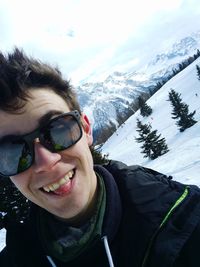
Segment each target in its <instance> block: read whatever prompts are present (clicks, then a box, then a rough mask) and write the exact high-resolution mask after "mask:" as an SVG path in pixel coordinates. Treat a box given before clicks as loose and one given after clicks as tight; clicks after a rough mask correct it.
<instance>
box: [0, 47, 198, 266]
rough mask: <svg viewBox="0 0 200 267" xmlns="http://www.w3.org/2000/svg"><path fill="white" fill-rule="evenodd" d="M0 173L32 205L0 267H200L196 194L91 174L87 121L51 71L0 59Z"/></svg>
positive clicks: (172, 185) (12, 57) (23, 60)
mask: <svg viewBox="0 0 200 267" xmlns="http://www.w3.org/2000/svg"><path fill="white" fill-rule="evenodd" d="M0 122H1V125H0V159H1V160H0V174H1V175H2V176H4V177H3V178H2V179H9V178H8V177H10V179H11V181H12V182H13V183H14V184H15V185H16V187H17V188H18V189H19V190H20V191H21V193H22V194H23V195H24V196H25V197H26V198H27V199H29V200H30V202H31V210H30V214H29V215H28V216H27V218H26V220H24V222H23V223H19V222H15V223H14V222H13V221H12V222H9V220H7V222H6V229H7V236H6V247H5V248H4V250H3V251H2V252H1V254H0V266H1V267H14V266H15V267H27V266H29V267H31V266H34V267H36V266H37V267H40V266H41V267H47V266H57V267H62V266H66V267H78V266H87V267H89V266H90V267H107V266H110V267H111V266H115V267H130V266H134V267H139V266H140V267H141V266H143V267H145V266H146V267H147V266H148V267H156V266H159V267H161V266H162V267H170V266H175V267H189V266H190V267H191V266H198V265H199V264H200V260H199V257H198V255H199V253H198V247H199V246H198V245H199V241H200V238H199V233H200V232H199V229H200V226H199V221H200V190H199V189H198V188H197V187H196V186H185V185H183V184H180V183H178V182H175V181H172V180H170V179H169V178H168V177H166V176H165V175H162V174H160V173H157V172H156V171H153V170H150V169H146V168H142V167H140V166H129V167H128V166H126V165H125V164H123V163H120V162H113V161H110V162H109V164H107V165H105V166H98V165H97V166H94V165H93V159H92V155H91V152H90V148H89V147H90V145H91V144H92V134H91V127H90V123H89V120H88V118H87V116H86V115H84V114H83V113H81V110H80V107H79V104H78V102H77V100H76V96H75V93H74V92H73V89H72V88H71V86H70V85H69V83H68V82H67V81H65V80H64V79H63V78H62V76H61V73H60V72H59V71H58V70H57V69H54V68H53V67H51V66H49V65H46V64H43V63H41V62H39V61H37V60H34V59H32V58H29V57H27V56H26V55H25V54H24V53H23V52H22V51H19V50H18V49H15V51H14V52H13V53H11V54H8V55H3V54H1V55H0Z"/></svg>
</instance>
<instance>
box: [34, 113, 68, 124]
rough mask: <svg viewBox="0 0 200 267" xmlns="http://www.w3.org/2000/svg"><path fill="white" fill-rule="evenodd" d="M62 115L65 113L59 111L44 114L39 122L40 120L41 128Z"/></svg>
mask: <svg viewBox="0 0 200 267" xmlns="http://www.w3.org/2000/svg"><path fill="white" fill-rule="evenodd" d="M60 114H63V112H62V111H58V110H50V111H49V112H47V113H46V114H44V115H43V116H42V117H40V118H39V120H38V124H39V126H41V125H43V124H45V123H47V122H48V121H49V120H50V119H52V117H54V116H55V115H60Z"/></svg>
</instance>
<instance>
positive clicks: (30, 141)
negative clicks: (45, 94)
mask: <svg viewBox="0 0 200 267" xmlns="http://www.w3.org/2000/svg"><path fill="white" fill-rule="evenodd" d="M66 116H71V117H73V118H74V119H75V121H76V122H77V125H78V127H79V130H80V136H79V138H78V139H77V140H76V141H75V142H74V143H73V144H70V145H69V146H68V147H66V148H62V149H50V148H49V147H47V146H46V145H45V143H43V141H42V140H43V138H41V132H42V130H43V129H44V130H45V127H47V126H49V125H50V124H51V123H52V122H54V121H56V120H58V119H59V118H62V117H66ZM80 119H81V115H80V113H79V111H77V110H74V111H70V112H66V113H62V114H60V115H57V116H56V117H54V118H52V119H50V120H48V122H47V123H45V124H44V125H43V126H39V127H38V128H37V129H35V130H33V131H32V132H30V133H28V134H24V135H20V136H7V137H5V138H2V140H1V141H0V144H1V143H3V142H4V141H5V140H8V139H9V142H12V141H18V140H23V141H24V143H26V144H27V145H28V147H29V149H30V154H31V156H32V159H31V162H30V166H28V167H27V168H25V169H24V170H23V171H19V172H16V173H11V174H9V175H5V174H3V173H1V171H0V175H1V176H3V177H9V176H14V175H17V174H19V173H22V172H24V171H26V170H27V169H29V168H30V167H31V166H32V165H33V162H34V160H35V153H34V140H35V139H36V138H38V139H39V141H40V143H41V145H42V146H44V147H45V148H46V149H48V150H49V151H50V152H52V153H56V152H59V151H63V150H65V149H68V148H70V147H71V146H73V145H75V144H76V143H77V142H78V141H79V140H80V139H81V138H82V136H83V130H82V126H81V120H80ZM12 139H13V140H12Z"/></svg>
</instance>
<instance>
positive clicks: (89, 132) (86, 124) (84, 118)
mask: <svg viewBox="0 0 200 267" xmlns="http://www.w3.org/2000/svg"><path fill="white" fill-rule="evenodd" d="M81 118H82V125H83V130H84V132H85V134H86V138H87V141H88V145H89V146H91V145H92V143H93V136H92V128H91V124H90V121H89V119H88V117H87V115H85V114H84V113H82V117H81Z"/></svg>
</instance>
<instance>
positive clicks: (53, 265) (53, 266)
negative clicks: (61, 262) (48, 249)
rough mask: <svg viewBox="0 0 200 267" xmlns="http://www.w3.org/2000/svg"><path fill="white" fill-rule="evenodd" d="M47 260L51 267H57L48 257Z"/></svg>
mask: <svg viewBox="0 0 200 267" xmlns="http://www.w3.org/2000/svg"><path fill="white" fill-rule="evenodd" d="M47 259H48V261H49V262H50V263H51V266H52V267H57V266H56V265H55V263H54V262H53V260H52V258H51V257H50V256H47Z"/></svg>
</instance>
